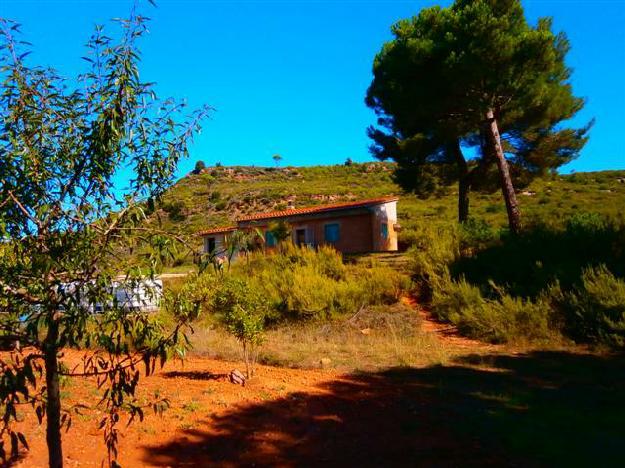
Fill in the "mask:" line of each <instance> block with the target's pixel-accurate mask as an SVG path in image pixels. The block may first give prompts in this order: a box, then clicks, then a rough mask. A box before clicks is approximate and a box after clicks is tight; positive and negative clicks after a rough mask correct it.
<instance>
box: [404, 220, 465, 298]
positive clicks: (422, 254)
mask: <svg viewBox="0 0 625 468" xmlns="http://www.w3.org/2000/svg"><path fill="white" fill-rule="evenodd" d="M415 233H416V234H415V237H416V243H415V245H414V246H413V247H412V248H411V249H410V250H409V251H408V255H409V258H410V268H411V271H412V272H413V277H414V279H415V281H416V284H417V288H418V292H419V295H420V296H421V299H422V300H424V301H428V300H430V299H431V297H432V292H433V290H434V289H435V287H436V283H437V282H438V281H439V280H440V279H441V278H444V277H445V276H446V275H448V274H449V265H450V264H451V263H452V262H454V261H455V260H456V259H458V258H459V257H460V235H459V232H458V228H457V227H456V226H455V225H450V226H444V227H430V226H424V225H422V226H418V227H417V228H416V229H415Z"/></svg>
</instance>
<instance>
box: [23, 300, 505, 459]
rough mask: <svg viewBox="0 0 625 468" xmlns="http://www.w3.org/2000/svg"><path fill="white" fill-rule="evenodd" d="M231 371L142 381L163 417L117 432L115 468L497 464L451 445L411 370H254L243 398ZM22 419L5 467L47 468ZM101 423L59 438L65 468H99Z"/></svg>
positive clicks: (69, 392) (85, 386)
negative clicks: (13, 456)
mask: <svg viewBox="0 0 625 468" xmlns="http://www.w3.org/2000/svg"><path fill="white" fill-rule="evenodd" d="M410 304H411V305H412V306H415V304H413V303H412V302H410ZM420 313H421V314H422V315H423V317H424V325H423V327H424V329H425V330H426V331H430V332H433V333H437V336H441V339H442V340H454V341H456V343H455V344H458V345H459V346H463V347H464V346H466V347H467V348H474V347H476V346H478V347H484V346H487V345H484V344H483V343H479V342H475V341H473V340H466V339H464V338H461V337H458V336H456V334H454V333H453V330H451V329H448V327H447V326H446V325H442V324H437V323H436V322H434V321H432V320H430V319H429V317H428V315H427V313H426V312H423V311H422V312H420ZM80 356H81V355H80V354H79V353H77V352H68V353H67V355H66V357H65V360H66V362H67V364H69V365H70V367H71V364H72V363H75V362H78V360H79V359H80ZM234 367H235V364H233V363H227V362H223V361H216V360H212V359H206V358H200V357H191V358H189V359H188V360H186V361H185V362H184V363H180V362H169V363H167V364H166V366H165V368H164V369H162V370H160V371H158V372H156V374H154V375H153V376H150V377H147V378H146V377H142V381H141V384H140V388H141V390H140V391H141V396H143V397H145V398H150V397H151V396H153V395H154V394H155V392H156V393H158V394H159V395H160V396H161V397H166V398H168V399H169V401H170V403H171V407H170V409H169V410H167V411H165V413H164V415H163V416H162V417H161V416H157V415H154V414H147V413H146V419H145V421H144V422H142V423H140V422H138V421H135V422H134V423H133V424H132V425H130V426H129V427H126V426H125V425H123V426H120V429H121V431H122V437H121V438H120V445H119V453H120V455H119V458H118V461H119V462H120V463H121V465H122V466H128V467H135V466H299V465H306V466H311V465H313V466H314V465H324V466H325V465H330V466H404V465H410V466H413V465H423V464H426V465H427V464H432V463H434V464H436V465H450V464H451V465H456V464H466V463H467V460H466V458H465V457H466V453H467V452H473V453H474V454H475V453H476V451H478V452H480V453H481V456H479V457H478V458H475V459H474V460H473V461H471V463H474V462H475V463H476V464H480V465H482V466H483V465H484V464H486V465H488V464H497V463H498V462H501V461H502V459H501V458H499V457H498V456H496V455H494V454H493V451H492V450H491V451H485V450H482V448H481V447H480V446H479V443H477V442H476V441H472V440H462V441H460V440H457V439H456V438H455V437H454V435H453V433H451V432H452V431H453V426H454V424H453V421H451V420H450V418H451V416H449V415H448V414H447V413H446V411H447V410H446V404H445V403H444V402H442V403H443V404H441V401H439V402H438V404H434V400H441V396H440V395H437V394H436V392H432V391H431V389H432V388H434V387H435V384H434V385H433V384H432V382H429V379H430V378H432V373H431V372H430V371H428V370H425V369H424V370H423V372H426V373H424V374H417V375H415V374H414V373H415V372H417V371H415V370H408V369H397V370H391V371H387V372H380V373H373V374H353V375H340V374H338V373H337V372H336V371H333V370H296V369H283V368H274V367H267V366H259V367H258V370H257V374H256V377H255V378H254V380H253V381H251V382H248V384H247V385H246V386H245V387H241V386H237V385H233V384H231V383H230V382H229V381H228V380H227V378H226V375H227V373H228V372H229V371H230V370H232V369H233V368H234ZM239 368H241V366H240V365H239ZM419 372H421V371H419ZM427 372H430V373H427ZM435 378H439V377H435ZM419 379H422V380H423V379H425V380H423V381H421V382H420V381H419ZM63 392H64V394H65V400H64V403H65V405H66V407H67V404H68V403H83V404H86V405H88V406H93V405H94V404H95V402H97V401H98V393H97V392H96V390H95V386H94V385H93V382H90V381H87V380H73V381H72V382H71V383H70V384H68V386H67V387H66V388H64V390H63ZM22 416H23V421H22V422H21V423H20V424H19V425H18V426H19V427H17V428H16V429H18V430H21V431H22V432H24V433H25V434H26V435H27V437H28V442H29V445H30V450H29V451H25V452H24V453H23V455H22V457H21V458H20V459H19V460H15V461H14V462H13V463H14V464H15V466H23V467H33V466H45V465H46V463H47V452H46V445H45V428H44V427H43V426H40V425H39V424H38V423H37V419H36V417H35V415H34V414H33V412H32V411H24V413H23V414H22ZM101 417H102V412H101V411H99V410H98V409H97V408H96V409H94V410H92V411H85V412H84V416H79V415H76V416H74V417H73V420H72V426H71V429H70V430H69V431H68V432H66V433H64V434H63V450H64V456H65V463H66V466H105V465H106V456H107V454H106V448H105V445H104V441H103V436H102V432H101V431H99V430H98V428H97V426H98V423H99V421H100V419H101ZM103 463H104V465H102V464H103Z"/></svg>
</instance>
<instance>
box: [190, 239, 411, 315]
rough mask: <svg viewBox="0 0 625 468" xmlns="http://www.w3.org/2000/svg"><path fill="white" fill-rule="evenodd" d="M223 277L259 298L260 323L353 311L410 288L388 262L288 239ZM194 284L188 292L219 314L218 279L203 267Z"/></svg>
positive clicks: (394, 297)
mask: <svg viewBox="0 0 625 468" xmlns="http://www.w3.org/2000/svg"><path fill="white" fill-rule="evenodd" d="M225 278H226V279H229V280H232V281H235V280H236V281H242V282H244V283H245V284H246V285H247V287H248V288H249V289H250V290H252V291H257V292H258V293H259V294H260V295H261V296H262V297H263V301H264V303H265V305H266V308H265V310H264V311H263V314H264V323H265V324H270V323H275V322H280V321H285V320H300V319H327V318H330V317H336V316H339V315H342V314H353V313H355V312H356V311H358V310H359V309H360V308H361V307H363V306H369V305H379V304H389V303H393V302H397V300H398V299H399V298H400V297H401V295H402V294H403V293H404V291H406V290H408V289H409V287H410V282H409V280H408V279H407V278H406V277H405V276H404V275H402V274H400V273H398V272H396V271H395V270H393V269H391V268H390V267H387V266H381V265H377V264H373V265H369V266H365V265H345V264H343V261H342V257H341V255H340V254H339V253H337V252H336V251H335V250H333V249H332V248H330V247H322V248H320V249H319V250H318V251H314V250H312V249H308V248H298V247H295V246H293V245H291V244H285V246H284V249H283V251H282V252H281V253H280V254H276V255H263V254H261V253H258V252H256V253H252V254H250V255H249V257H248V260H247V261H245V262H236V263H234V264H233V266H232V269H231V271H230V273H229V274H228V275H226V277H225ZM193 284H194V286H193V287H194V288H195V291H194V292H193V295H194V296H197V297H200V298H205V299H202V300H203V303H204V307H205V308H206V309H207V310H209V311H211V312H213V313H214V314H216V315H218V316H221V314H223V310H221V309H224V306H223V304H222V305H220V306H219V307H216V306H215V304H216V303H215V302H214V301H213V299H212V298H213V297H214V296H215V295H218V294H221V293H220V292H219V290H218V289H216V287H215V284H219V278H218V277H217V276H216V275H214V274H212V273H211V272H210V271H208V272H207V273H204V274H202V275H200V276H199V277H198V278H197V279H196V280H195V281H194V282H193ZM226 309H227V308H226Z"/></svg>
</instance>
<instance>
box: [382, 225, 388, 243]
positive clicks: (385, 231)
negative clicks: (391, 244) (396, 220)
mask: <svg viewBox="0 0 625 468" xmlns="http://www.w3.org/2000/svg"><path fill="white" fill-rule="evenodd" d="M380 235H381V236H382V239H384V240H386V239H388V224H386V223H382V224H380Z"/></svg>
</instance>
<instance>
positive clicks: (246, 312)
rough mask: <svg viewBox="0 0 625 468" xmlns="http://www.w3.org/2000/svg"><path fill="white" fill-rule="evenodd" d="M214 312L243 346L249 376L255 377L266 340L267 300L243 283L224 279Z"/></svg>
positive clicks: (214, 300)
mask: <svg viewBox="0 0 625 468" xmlns="http://www.w3.org/2000/svg"><path fill="white" fill-rule="evenodd" d="M211 309H212V310H213V311H217V312H218V313H219V314H221V316H222V317H223V322H224V323H225V325H226V329H227V330H228V331H229V332H230V333H231V334H232V335H233V336H234V337H235V338H236V339H237V340H238V341H239V343H241V347H242V350H243V359H244V361H245V371H246V377H247V378H248V379H250V378H252V377H253V376H254V370H255V365H256V361H257V359H258V349H259V346H260V344H261V343H262V339H263V335H262V333H263V328H264V321H265V316H266V309H267V303H266V301H265V298H264V297H263V296H262V294H261V293H260V292H259V291H258V290H256V289H254V288H252V287H250V286H249V285H248V284H247V283H246V282H245V281H244V280H241V279H236V278H225V279H224V280H223V281H222V283H221V284H219V286H218V288H217V289H216V291H215V295H214V297H213V302H212V307H211Z"/></svg>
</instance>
